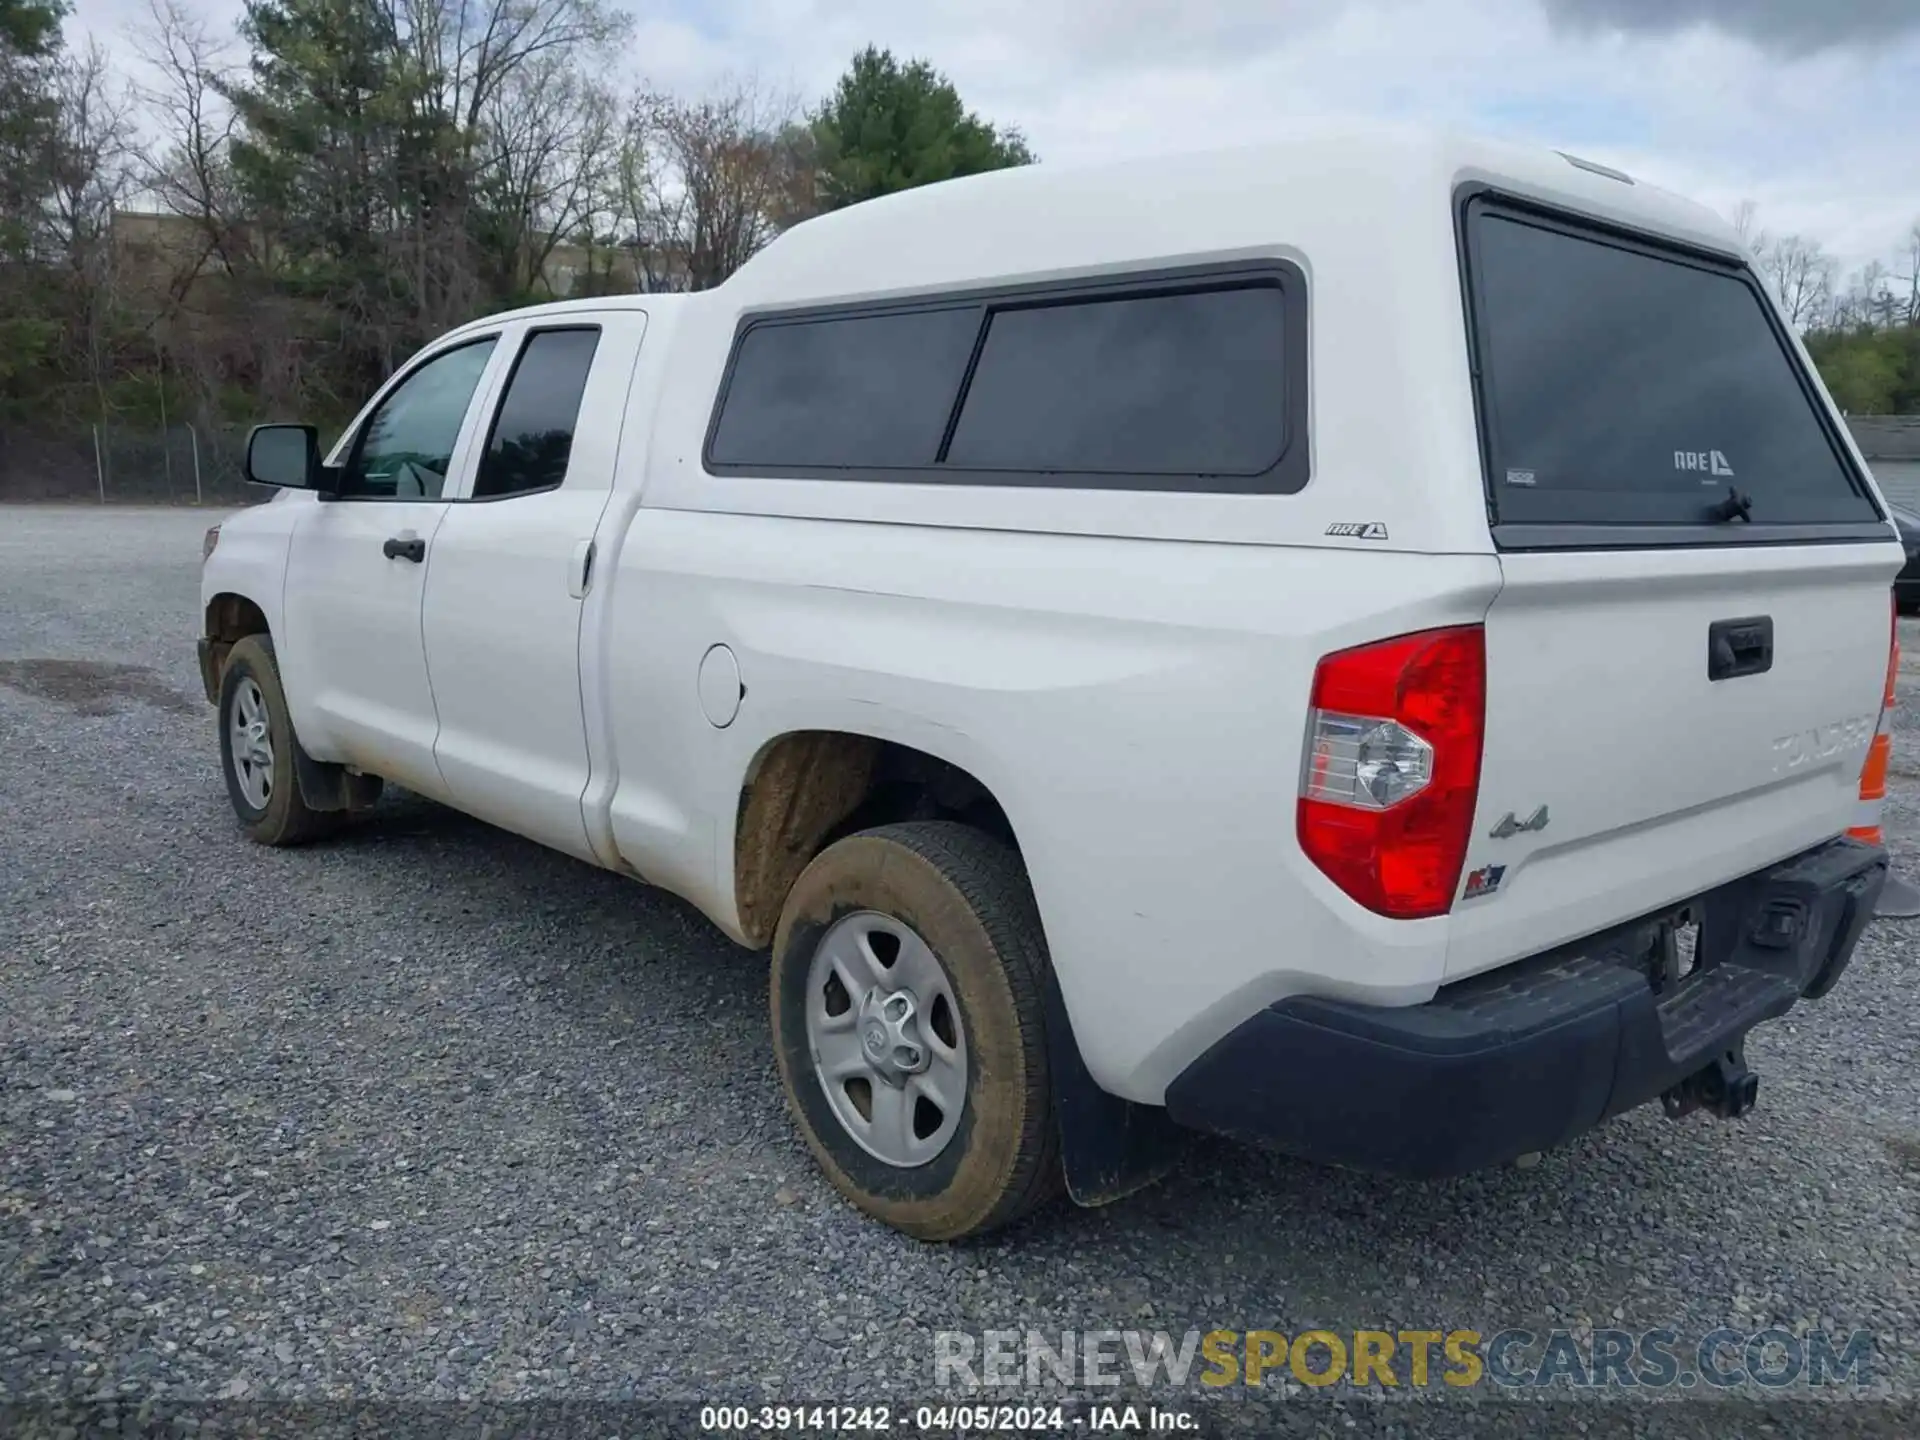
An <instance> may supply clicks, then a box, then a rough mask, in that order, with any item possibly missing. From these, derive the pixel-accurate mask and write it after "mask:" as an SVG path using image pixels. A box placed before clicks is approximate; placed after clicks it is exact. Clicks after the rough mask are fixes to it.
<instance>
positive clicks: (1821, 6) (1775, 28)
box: [1543, 0, 1920, 54]
mask: <svg viewBox="0 0 1920 1440" xmlns="http://www.w3.org/2000/svg"><path fill="white" fill-rule="evenodd" d="M1543 3H1544V4H1545V5H1546V8H1547V13H1548V14H1549V15H1550V16H1552V17H1553V19H1554V20H1555V21H1556V22H1558V23H1561V24H1564V25H1565V26H1567V27H1569V28H1571V29H1575V30H1619V31H1628V32H1641V33H1648V34H1671V33H1672V32H1674V31H1676V30H1684V29H1686V28H1688V27H1690V26H1694V25H1708V26H1712V27H1713V28H1715V29H1717V30H1722V31H1725V32H1726V33H1727V34H1729V35H1737V36H1740V37H1742V38H1744V39H1747V40H1751V41H1753V42H1754V43H1755V44H1756V45H1759V46H1761V47H1762V48H1764V49H1767V50H1771V51H1775V52H1777V53H1782V54H1806V53H1809V52H1812V51H1818V50H1824V49H1827V48H1829V47H1832V46H1839V45H1851V44H1861V43H1869V44H1870V43H1873V42H1876V41H1881V40H1885V39H1888V38H1890V37H1892V36H1896V35H1900V34H1903V33H1907V32H1911V31H1913V30H1916V29H1920V0H1543Z"/></svg>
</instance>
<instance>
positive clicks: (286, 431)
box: [247, 425, 320, 490]
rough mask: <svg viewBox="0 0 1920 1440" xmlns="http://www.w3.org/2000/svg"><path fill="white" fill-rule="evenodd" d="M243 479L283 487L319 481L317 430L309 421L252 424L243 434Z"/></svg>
mask: <svg viewBox="0 0 1920 1440" xmlns="http://www.w3.org/2000/svg"><path fill="white" fill-rule="evenodd" d="M247 479H248V480H250V481H252V482H253V483H254V484H255V485H274V486H278V487H279V488H280V489H283V490H314V489H318V488H319V482H320V432H319V431H317V430H315V429H314V428H313V426H311V425H256V426H254V427H253V433H252V434H251V435H249V436H247Z"/></svg>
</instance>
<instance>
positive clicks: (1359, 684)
mask: <svg viewBox="0 0 1920 1440" xmlns="http://www.w3.org/2000/svg"><path fill="white" fill-rule="evenodd" d="M1486 711H1487V652H1486V638H1485V635H1484V633H1483V632H1482V630H1481V629H1480V627H1479V626H1477V625H1472V626H1461V627H1459V628H1457V629H1450V630H1423V631H1421V632H1419V633H1418V634H1414V635H1402V636H1399V637H1398V638H1396V639H1393V640H1383V641H1381V642H1380V643H1378V644H1375V645H1364V646H1361V647H1360V648H1359V649H1357V650H1342V651H1339V652H1338V653H1336V654H1333V655H1329V656H1327V657H1326V658H1325V659H1323V660H1322V661H1321V662H1320V666H1319V668H1318V669H1317V670H1316V671H1315V672H1314V677H1313V708H1312V710H1311V711H1310V712H1309V713H1308V716H1307V757H1306V765H1305V768H1304V771H1303V773H1302V775H1301V778H1300V805H1299V821H1298V823H1299V832H1300V848H1301V849H1302V850H1304V851H1305V852H1306V854H1307V858H1308V859H1310V860H1312V861H1313V863H1314V864H1315V865H1317V866H1319V867H1320V869H1321V870H1322V871H1323V872H1324V873H1325V874H1326V876H1327V878H1328V879H1330V880H1332V881H1333V883H1334V884H1336V885H1338V886H1339V887H1340V888H1341V889H1342V890H1344V891H1346V893H1347V894H1349V895H1351V896H1352V897H1353V898H1354V899H1355V900H1357V901H1359V902H1360V903H1361V904H1362V905H1364V906H1366V907H1367V908H1368V909H1369V910H1372V911H1375V912H1376V913H1378V914H1381V915H1390V916H1393V917H1394V918H1395V919H1401V920H1414V919H1419V918H1422V917H1424V916H1428V915H1444V914H1446V913H1447V911H1448V910H1450V909H1452V908H1453V897H1454V895H1455V893H1456V892H1457V891H1458V889H1459V886H1460V869H1461V867H1462V866H1463V865H1464V864H1465V863H1466V858H1467V841H1468V837H1469V835H1470V834H1471V831H1472V828H1473V809H1474V804H1475V802H1476V801H1477V800H1478V798H1479V791H1480V745H1481V739H1482V736H1483V733H1484V730H1485V725H1486Z"/></svg>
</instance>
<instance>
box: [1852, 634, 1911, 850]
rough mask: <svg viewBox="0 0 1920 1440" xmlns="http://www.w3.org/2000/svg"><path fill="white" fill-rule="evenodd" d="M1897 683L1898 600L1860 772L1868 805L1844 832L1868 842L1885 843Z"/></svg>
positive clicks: (1862, 794)
mask: <svg viewBox="0 0 1920 1440" xmlns="http://www.w3.org/2000/svg"><path fill="white" fill-rule="evenodd" d="M1899 683H1900V602H1899V601H1898V600H1895V601H1894V602H1893V629H1892V633H1891V634H1890V635H1889V636H1888V637H1887V685H1886V688H1885V689H1884V690H1883V691H1881V692H1880V723H1879V725H1878V726H1877V727H1876V728H1875V730H1874V735H1873V742H1872V743H1871V744H1870V745H1868V746H1867V763H1866V765H1865V766H1864V767H1863V768H1862V769H1861V771H1860V804H1861V806H1862V807H1863V808H1864V807H1868V806H1871V807H1872V809H1871V810H1870V811H1868V812H1867V823H1865V824H1861V825H1852V826H1849V827H1848V828H1847V834H1849V835H1851V836H1853V837H1854V839H1856V840H1865V841H1866V842H1867V843H1868V844H1870V845H1884V844H1886V843H1887V837H1886V832H1885V831H1884V830H1883V829H1882V828H1881V825H1880V806H1881V805H1882V804H1883V803H1884V802H1885V800H1886V798H1887V766H1888V764H1889V763H1890V762H1891V761H1892V759H1893V725H1892V723H1891V721H1892V712H1893V707H1894V705H1895V704H1897V703H1898V698H1899V695H1898V686H1899Z"/></svg>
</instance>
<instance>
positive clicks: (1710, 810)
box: [1448, 545, 1893, 975]
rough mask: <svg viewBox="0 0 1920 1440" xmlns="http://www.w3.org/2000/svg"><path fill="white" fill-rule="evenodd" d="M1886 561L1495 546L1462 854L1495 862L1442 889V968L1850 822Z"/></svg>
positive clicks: (1704, 881)
mask: <svg viewBox="0 0 1920 1440" xmlns="http://www.w3.org/2000/svg"><path fill="white" fill-rule="evenodd" d="M1892 563H1893V562H1892V561H1891V560H1890V551H1889V548H1888V547H1887V546H1884V545H1854V546H1831V547H1829V546H1780V547H1769V548H1765V549H1760V548H1740V549H1723V550H1717V551H1700V550H1690V551H1665V552H1653V551H1639V552H1625V553H1621V552H1597V553H1585V554H1539V555H1509V556H1505V557H1503V560H1502V567H1503V569H1504V570H1505V573H1506V584H1505V587H1504V588H1503V589H1502V590H1501V592H1500V595H1499V597H1498V599H1496V600H1495V601H1494V603H1493V606H1492V608H1491V610H1490V611H1489V612H1488V614H1487V621H1486V643H1487V720H1486V744H1485V752H1484V756H1483V759H1482V762H1481V776H1480V797H1479V805H1478V808H1477V810H1476V813H1475V816H1474V828H1473V839H1472V841H1471V842H1470V845H1469V848H1468V851H1467V862H1466V869H1467V870H1468V871H1469V872H1474V871H1479V870H1482V869H1483V867H1487V866H1499V867H1502V870H1503V874H1502V875H1501V877H1500V881H1499V883H1498V885H1497V887H1496V888H1495V890H1494V893H1493V894H1491V895H1485V896H1482V897H1479V898H1475V899H1469V900H1463V901H1461V902H1460V903H1459V905H1458V906H1457V907H1456V910H1455V915H1456V917H1457V921H1458V925H1457V943H1456V945H1455V946H1454V949H1453V952H1452V953H1451V954H1450V956H1449V964H1448V971H1449V974H1450V975H1458V974H1465V973H1470V972H1471V971H1472V970H1475V969H1479V968H1482V967H1483V966H1485V965H1488V964H1494V963H1498V962H1499V961H1501V960H1505V959H1511V958H1514V955H1515V954H1516V953H1522V952H1525V953H1531V951H1533V950H1537V949H1540V948H1545V947H1546V946H1549V945H1553V944H1558V943H1560V942H1561V941H1562V940H1567V939H1572V938H1574V937H1576V936H1579V935H1582V934H1586V933H1589V932H1591V931H1593V930H1596V929H1599V928H1600V927H1602V926H1605V925H1609V924H1613V923H1615V922H1617V921H1620V920H1625V919H1630V918H1632V917H1633V916H1636V915H1640V914H1645V913H1647V912H1648V911H1651V910H1654V909H1657V908H1658V907H1660V906H1662V905H1665V904H1667V903H1669V902H1671V901H1675V900H1681V899H1684V898H1686V897H1688V896H1691V895H1695V894H1698V893H1699V892H1700V891H1702V890H1704V889H1707V888H1709V887H1711V886H1713V885H1715V884H1718V883H1720V882H1721V881H1724V880H1728V879H1731V878H1733V877H1735V876H1737V875H1741V874H1745V873H1746V872H1748V871H1751V870H1756V869H1758V868H1760V867H1761V866H1763V865H1767V864H1770V863H1772V862H1774V861H1776V860H1780V859H1783V858H1785V857H1786V856H1789V855H1792V854H1794V853H1796V852H1798V851H1800V850H1803V849H1806V848H1807V847H1809V846H1811V845H1815V844H1817V843H1819V842H1820V841H1822V840H1826V839H1829V838H1831V837H1832V836H1834V835H1837V834H1839V833H1840V832H1841V831H1843V830H1844V829H1846V827H1847V826H1848V825H1849V824H1851V823H1852V821H1853V811H1854V806H1855V804H1856V802H1857V800H1858V797H1859V785H1860V769H1861V765H1862V763H1863V762H1864V761H1865V759H1866V753H1867V746H1868V744H1869V743H1870V742H1871V740H1872V738H1873V733H1874V729H1875V726H1876V724H1877V722H1878V720H1879V714H1880V699H1881V693H1882V690H1883V687H1884V685H1885V682H1886V673H1887V650H1888V643H1889V638H1890V637H1889V627H1890V625H1891V623H1892V621H1891V614H1890V607H1889V604H1888V597H1887V583H1888V572H1889V569H1890V568H1891V564H1892ZM1726 622H1734V623H1733V624H1731V625H1728V624H1727V623H1726ZM1726 632H1732V633H1731V634H1730V635H1728V636H1727V638H1728V639H1729V641H1730V644H1729V645H1728V646H1721V645H1717V644H1716V640H1718V639H1719V638H1720V637H1721V636H1722V635H1723V634H1726ZM1769 632H1770V641H1768V640H1767V639H1766V638H1765V637H1767V635H1768V633H1769ZM1763 644H1766V645H1767V646H1768V648H1767V649H1766V651H1765V652H1764V653H1762V651H1761V646H1762V645H1763ZM1729 648H1731V649H1732V650H1733V660H1732V663H1731V665H1729V664H1728V662H1727V650H1728V649H1729ZM1716 650H1718V651H1719V652H1720V653H1719V658H1718V661H1717V662H1716V658H1715V652H1716ZM1762 664H1764V665H1765V666H1766V668H1764V669H1761V668H1759V667H1760V666H1761V665H1762ZM1716 671H1723V672H1726V673H1724V675H1723V678H1718V679H1716V678H1714V674H1715V672H1716ZM1743 672H1744V673H1743ZM1529 822H1533V823H1532V825H1531V826H1530V827H1529ZM1523 827H1525V828H1523ZM1496 832H1500V833H1498V834H1496ZM1482 907H1484V908H1482ZM1482 915H1484V917H1485V919H1484V921H1483V920H1481V919H1478V918H1476V917H1479V916H1482ZM1495 932H1499V933H1495ZM1503 951H1505V952H1506V953H1502V952H1503Z"/></svg>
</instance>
